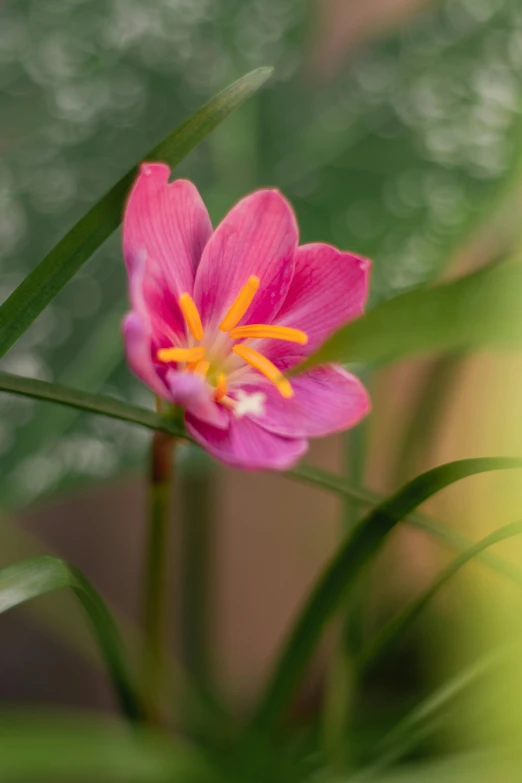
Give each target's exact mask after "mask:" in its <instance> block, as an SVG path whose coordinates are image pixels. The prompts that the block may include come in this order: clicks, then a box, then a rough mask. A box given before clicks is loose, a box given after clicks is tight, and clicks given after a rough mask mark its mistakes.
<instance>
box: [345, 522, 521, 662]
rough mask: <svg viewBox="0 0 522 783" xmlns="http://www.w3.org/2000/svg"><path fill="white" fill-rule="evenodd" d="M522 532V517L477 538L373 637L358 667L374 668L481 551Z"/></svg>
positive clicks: (363, 650) (358, 657) (363, 652)
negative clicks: (428, 605)
mask: <svg viewBox="0 0 522 783" xmlns="http://www.w3.org/2000/svg"><path fill="white" fill-rule="evenodd" d="M521 533H522V520H519V521H517V522H510V523H509V524H508V525H504V526H503V527H500V528H498V530H494V531H493V533H490V534H489V535H487V536H485V537H484V538H482V539H481V540H480V541H477V543H476V544H474V545H473V546H472V547H470V548H469V549H467V550H466V551H465V552H462V554H460V555H459V556H458V557H457V558H455V560H453V562H452V563H450V564H449V565H448V566H447V567H446V568H444V569H443V570H442V571H441V573H440V574H439V575H438V576H437V577H436V579H434V580H433V582H432V583H431V585H430V586H429V587H428V588H427V589H426V590H424V591H423V592H422V593H421V594H420V595H419V596H418V597H417V598H416V599H415V600H414V601H412V602H411V603H410V604H409V605H408V606H406V608H405V609H404V610H403V611H402V612H400V613H399V614H398V615H397V616H396V617H394V618H393V619H392V620H390V621H389V622H388V623H387V624H386V625H385V626H384V628H382V630H381V631H380V632H379V633H378V634H377V635H376V636H375V638H374V639H372V640H370V641H369V642H368V643H367V644H366V645H365V646H364V647H363V648H362V650H361V651H360V653H359V654H358V656H357V667H358V669H359V670H365V669H368V668H369V667H371V666H372V665H373V664H374V663H375V661H376V660H378V659H379V658H381V657H382V656H383V655H384V654H385V653H386V652H388V650H389V649H390V647H391V646H392V645H393V644H394V642H396V641H398V639H399V638H400V636H401V634H403V633H404V631H405V630H406V629H407V628H408V627H409V626H410V625H411V623H412V622H413V621H414V620H415V619H416V618H417V617H418V615H419V614H420V613H421V612H422V610H423V609H424V608H425V606H427V604H428V603H429V602H430V601H431V600H432V598H434V597H435V595H436V594H437V593H438V591H439V590H440V589H441V588H442V587H443V586H444V585H445V584H446V582H448V581H449V580H450V579H451V577H452V576H454V575H455V574H456V573H457V572H458V571H459V570H460V569H461V568H462V567H463V566H465V565H466V563H469V561H470V560H472V559H473V558H475V557H476V556H477V555H478V554H480V552H482V551H484V549H487V548H488V547H490V546H494V544H498V543H499V542H500V541H505V540H506V539H508V538H513V536H518V535H520V534H521Z"/></svg>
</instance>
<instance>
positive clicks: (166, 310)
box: [129, 258, 186, 350]
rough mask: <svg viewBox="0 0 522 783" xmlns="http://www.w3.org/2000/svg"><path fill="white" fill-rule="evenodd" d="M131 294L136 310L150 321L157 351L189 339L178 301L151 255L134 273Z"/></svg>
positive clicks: (133, 307) (147, 321)
mask: <svg viewBox="0 0 522 783" xmlns="http://www.w3.org/2000/svg"><path fill="white" fill-rule="evenodd" d="M129 294H130V300H131V305H132V309H133V310H134V312H136V313H139V315H140V316H141V318H142V319H143V322H144V323H145V322H146V323H147V324H148V329H149V331H150V334H151V337H152V338H153V340H154V343H155V348H156V350H157V349H158V348H163V347H165V348H168V347H170V346H172V345H178V344H183V343H184V342H185V339H186V325H185V322H184V320H183V318H182V316H181V313H180V310H179V307H178V304H177V302H176V300H175V299H174V297H173V296H172V294H171V292H170V291H169V289H168V287H167V285H166V283H165V278H164V277H162V276H161V272H160V270H158V267H157V264H154V263H153V262H152V261H151V259H150V258H146V259H145V260H144V261H143V262H142V263H140V264H137V265H136V267H135V269H134V271H133V272H132V274H131V275H130V285H129Z"/></svg>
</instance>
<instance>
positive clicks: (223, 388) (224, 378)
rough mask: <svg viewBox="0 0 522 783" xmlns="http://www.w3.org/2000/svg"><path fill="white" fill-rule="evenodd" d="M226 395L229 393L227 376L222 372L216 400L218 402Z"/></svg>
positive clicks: (215, 396)
mask: <svg viewBox="0 0 522 783" xmlns="http://www.w3.org/2000/svg"><path fill="white" fill-rule="evenodd" d="M226 393H227V376H226V375H225V373H224V372H220V373H219V375H218V379H217V383H216V390H215V392H214V399H215V400H216V402H219V401H220V400H222V399H223V397H224V396H225V394H226Z"/></svg>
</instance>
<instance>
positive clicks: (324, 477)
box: [284, 465, 522, 587]
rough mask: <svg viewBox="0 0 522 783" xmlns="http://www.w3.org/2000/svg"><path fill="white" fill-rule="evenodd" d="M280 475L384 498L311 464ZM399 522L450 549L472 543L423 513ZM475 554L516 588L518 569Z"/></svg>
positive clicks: (372, 500)
mask: <svg viewBox="0 0 522 783" xmlns="http://www.w3.org/2000/svg"><path fill="white" fill-rule="evenodd" d="M284 475H285V476H287V477H288V478H293V479H297V481H304V482H305V483H306V484H310V485H312V486H315V487H318V488H320V489H325V490H326V491H327V492H333V493H335V494H336V495H339V496H341V497H349V498H352V499H353V500H356V501H357V502H359V503H361V504H364V505H365V506H376V505H378V504H379V503H382V502H383V500H384V496H383V495H380V494H379V493H377V492H372V491H371V490H369V489H362V488H360V487H352V486H350V485H348V484H347V483H346V481H345V480H344V479H343V478H342V477H340V476H335V475H333V474H332V473H329V472H328V471H326V470H321V469H320V468H316V467H312V465H300V466H299V467H297V468H293V469H292V470H290V471H287V472H286V473H285V474H284ZM402 521H403V522H404V523H405V524H406V525H410V527H414V528H416V529H417V530H422V531H423V532H424V533H427V534H428V535H429V536H431V537H432V538H436V539H438V540H439V541H440V542H441V543H443V544H445V545H446V546H449V547H450V548H451V549H456V550H457V551H465V550H467V549H469V548H470V547H472V546H473V541H471V540H470V539H469V538H466V536H463V535H461V534H460V533H458V532H456V531H455V530H453V529H451V528H448V527H445V526H444V525H443V524H441V523H440V522H435V521H434V520H433V519H430V517H428V516H425V515H424V514H419V513H411V514H408V515H407V516H406V517H405V518H404V519H403V520H402ZM476 557H477V559H478V560H480V561H481V562H482V563H484V564H486V565H488V566H489V568H492V569H493V570H494V571H497V573H499V574H502V576H505V577H507V579H510V580H511V581H512V582H515V584H517V585H518V586H519V587H522V570H521V569H520V568H518V567H517V566H515V565H513V564H512V563H509V562H508V561H507V560H504V559H503V558H501V557H499V556H498V555H495V554H493V553H491V552H479V553H477V555H476Z"/></svg>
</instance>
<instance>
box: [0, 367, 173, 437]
mask: <svg viewBox="0 0 522 783" xmlns="http://www.w3.org/2000/svg"><path fill="white" fill-rule="evenodd" d="M0 391H5V392H11V393H12V394H19V395H21V396H22V397H32V398H33V399H37V400H46V401H48V402H58V403H60V404H61V405H67V406H69V407H72V408H78V409H80V410H84V411H88V412H90V413H97V414H100V415H102V416H109V417H110V418H112V419H120V420H121V421H127V422H129V423H130V424H139V425H141V426H142V427H147V428H148V429H151V430H161V431H162V432H167V433H169V434H170V435H177V436H178V437H180V438H186V437H187V435H186V434H185V433H184V431H183V429H182V428H181V426H180V425H179V424H178V423H177V422H176V421H174V420H173V419H169V418H167V417H166V416H159V415H158V414H157V413H154V411H149V410H146V409H145V408H139V407H138V406H137V405H130V404H129V403H127V402H122V401H121V400H117V399H116V398H112V397H107V396H104V395H101V394H90V393H89V392H83V391H78V390H77V389H71V388H69V387H68V386H61V385H59V384H57V383H48V382H47V381H38V380H35V379H34V378H23V377H22V376H20V375H10V374H9V373H5V372H0Z"/></svg>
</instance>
